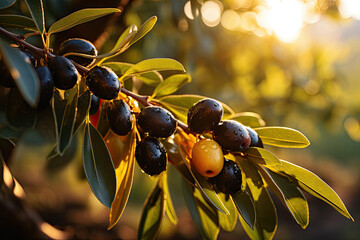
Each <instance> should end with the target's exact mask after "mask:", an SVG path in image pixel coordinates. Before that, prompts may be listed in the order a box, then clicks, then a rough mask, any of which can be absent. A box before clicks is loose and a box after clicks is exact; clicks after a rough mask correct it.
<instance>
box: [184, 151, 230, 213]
mask: <svg viewBox="0 0 360 240" xmlns="http://www.w3.org/2000/svg"><path fill="white" fill-rule="evenodd" d="M180 153H181V156H182V158H183V161H184V163H185V165H186V166H187V168H188V170H189V172H190V173H191V175H192V177H193V179H194V180H195V182H196V186H197V187H198V188H199V190H200V191H201V193H202V194H203V195H204V197H205V198H206V199H207V200H208V201H209V203H211V204H212V205H213V206H214V207H215V208H216V209H217V210H219V211H220V212H221V213H224V214H230V213H229V210H227V209H226V207H225V205H224V203H222V202H221V200H220V198H219V197H218V195H217V194H216V192H215V191H214V189H213V186H212V185H211V184H210V183H209V182H208V181H206V179H205V178H204V177H203V176H201V175H200V174H199V173H197V171H192V169H191V166H190V164H189V162H188V157H187V156H186V154H185V151H184V150H183V148H182V146H180Z"/></svg>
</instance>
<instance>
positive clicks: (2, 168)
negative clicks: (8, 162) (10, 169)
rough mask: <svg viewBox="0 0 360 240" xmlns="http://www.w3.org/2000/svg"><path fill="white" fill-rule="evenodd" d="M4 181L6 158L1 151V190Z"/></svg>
mask: <svg viewBox="0 0 360 240" xmlns="http://www.w3.org/2000/svg"><path fill="white" fill-rule="evenodd" d="M3 181H4V158H3V154H2V152H1V151H0V188H1V186H2V184H3Z"/></svg>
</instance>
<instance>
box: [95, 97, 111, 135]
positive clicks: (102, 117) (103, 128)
mask: <svg viewBox="0 0 360 240" xmlns="http://www.w3.org/2000/svg"><path fill="white" fill-rule="evenodd" d="M108 104H109V102H108V101H103V102H102V104H101V107H100V113H99V121H98V125H97V130H98V131H99V132H100V134H101V136H103V137H105V136H106V134H107V133H108V132H109V130H110V126H109V122H108V119H107V115H106V108H107V106H108Z"/></svg>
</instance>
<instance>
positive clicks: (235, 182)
mask: <svg viewBox="0 0 360 240" xmlns="http://www.w3.org/2000/svg"><path fill="white" fill-rule="evenodd" d="M241 183H242V178H241V170H240V168H239V167H238V165H237V164H236V163H235V162H233V161H231V160H228V159H225V161H224V167H223V169H222V170H221V172H220V173H219V175H217V176H216V177H215V184H216V186H217V187H218V189H219V190H220V191H221V192H223V193H226V194H233V193H236V192H237V191H239V190H240V189H241Z"/></svg>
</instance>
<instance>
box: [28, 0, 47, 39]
mask: <svg viewBox="0 0 360 240" xmlns="http://www.w3.org/2000/svg"><path fill="white" fill-rule="evenodd" d="M25 2H26V5H27V6H28V8H29V11H30V13H31V16H32V19H34V22H35V25H36V27H37V29H39V31H40V33H41V34H43V33H45V17H44V5H43V2H42V0H25Z"/></svg>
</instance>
